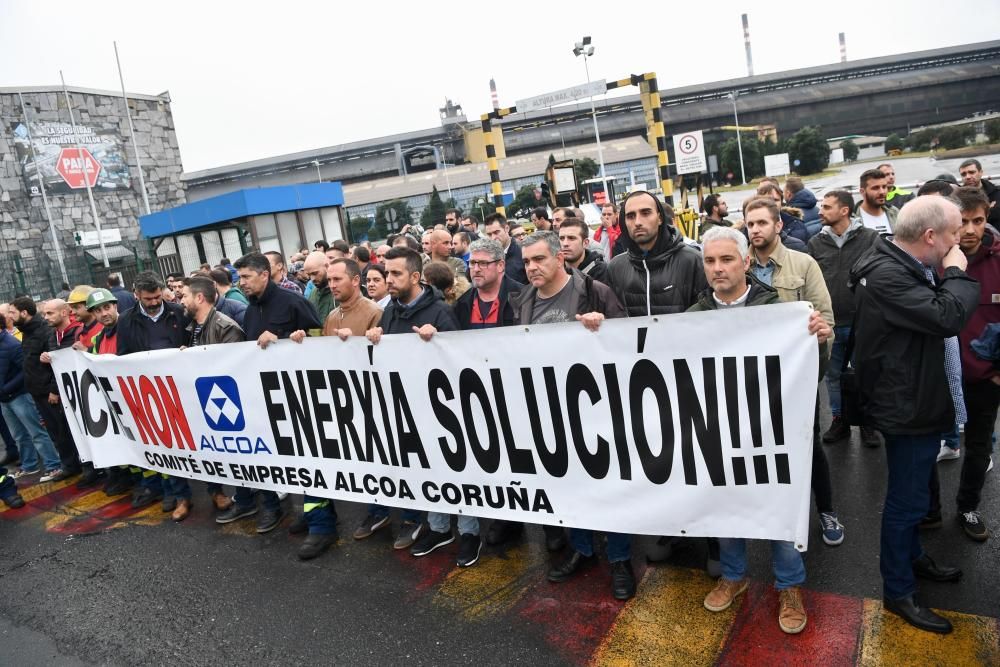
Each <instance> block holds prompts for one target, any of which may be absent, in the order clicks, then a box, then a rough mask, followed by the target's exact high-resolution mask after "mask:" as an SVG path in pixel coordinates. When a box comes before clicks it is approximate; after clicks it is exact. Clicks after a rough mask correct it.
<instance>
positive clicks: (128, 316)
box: [118, 301, 191, 356]
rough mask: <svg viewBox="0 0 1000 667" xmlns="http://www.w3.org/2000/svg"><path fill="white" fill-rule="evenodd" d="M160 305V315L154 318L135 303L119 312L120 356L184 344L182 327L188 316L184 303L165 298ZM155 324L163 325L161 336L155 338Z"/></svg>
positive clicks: (184, 335) (184, 325) (157, 325)
mask: <svg viewBox="0 0 1000 667" xmlns="http://www.w3.org/2000/svg"><path fill="white" fill-rule="evenodd" d="M163 308H164V311H163V315H161V316H160V319H159V320H157V321H156V322H153V320H151V319H149V318H148V317H146V315H145V314H144V313H143V312H141V311H142V306H140V305H138V304H136V306H135V307H134V308H131V309H129V310H128V311H126V312H125V313H123V314H121V315H119V316H118V355H119V356H121V355H123V354H132V353H133V352H148V351H150V350H167V349H170V348H172V347H180V346H182V345H187V335H186V333H185V328H186V327H187V325H188V323H189V322H190V321H191V319H190V318H189V317H188V316H187V315H186V314H185V313H184V306H182V305H180V304H179V303H168V302H166V301H164V302H163ZM155 327H163V330H162V331H161V334H162V336H163V338H164V340H161V341H157V340H156V338H158V336H155V335H154V328H155Z"/></svg>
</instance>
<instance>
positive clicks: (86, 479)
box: [76, 468, 101, 489]
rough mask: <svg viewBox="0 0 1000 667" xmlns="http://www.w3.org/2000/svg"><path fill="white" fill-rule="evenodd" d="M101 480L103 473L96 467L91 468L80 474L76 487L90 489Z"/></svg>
mask: <svg viewBox="0 0 1000 667" xmlns="http://www.w3.org/2000/svg"><path fill="white" fill-rule="evenodd" d="M99 481H101V473H99V472H98V471H97V470H95V469H94V468H91V469H89V470H87V471H86V472H84V473H83V475H81V476H80V479H78V480H77V482H76V488H78V489H89V488H91V487H94V486H97V483H98V482H99Z"/></svg>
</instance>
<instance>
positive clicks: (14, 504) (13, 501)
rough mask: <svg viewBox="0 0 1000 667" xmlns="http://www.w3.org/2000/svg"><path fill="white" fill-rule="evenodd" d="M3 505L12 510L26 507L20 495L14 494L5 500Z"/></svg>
mask: <svg viewBox="0 0 1000 667" xmlns="http://www.w3.org/2000/svg"><path fill="white" fill-rule="evenodd" d="M2 500H3V504H4V505H6V506H7V507H9V508H11V509H12V510H16V509H20V508H22V507H24V498H22V497H21V494H19V493H12V494H10V495H9V496H7V497H6V498H3V499H2Z"/></svg>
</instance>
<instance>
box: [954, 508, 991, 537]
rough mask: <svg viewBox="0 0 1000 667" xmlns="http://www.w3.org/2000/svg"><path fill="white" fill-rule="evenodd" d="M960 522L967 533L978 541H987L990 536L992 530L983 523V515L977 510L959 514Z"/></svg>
mask: <svg viewBox="0 0 1000 667" xmlns="http://www.w3.org/2000/svg"><path fill="white" fill-rule="evenodd" d="M958 523H959V524H960V525H961V526H962V530H964V531H965V534H966V535H968V536H969V538H970V539H973V540H975V541H976V542H985V541H986V540H988V539H989V538H990V531H989V529H988V528H987V527H986V524H985V523H983V517H982V516H980V514H979V512H977V511H975V510H973V511H971V512H961V513H960V514H959V515H958Z"/></svg>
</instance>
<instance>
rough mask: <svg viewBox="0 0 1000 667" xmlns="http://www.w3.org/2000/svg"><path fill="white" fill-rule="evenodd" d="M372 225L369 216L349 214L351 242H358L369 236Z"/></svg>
mask: <svg viewBox="0 0 1000 667" xmlns="http://www.w3.org/2000/svg"><path fill="white" fill-rule="evenodd" d="M371 227H372V221H371V219H370V218H369V217H368V216H365V215H359V216H353V217H352V216H351V214H350V213H348V214H347V229H348V231H349V232H350V235H351V239H350V240H351V243H358V242H359V241H364V240H365V239H366V238H368V230H369V228H371Z"/></svg>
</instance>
